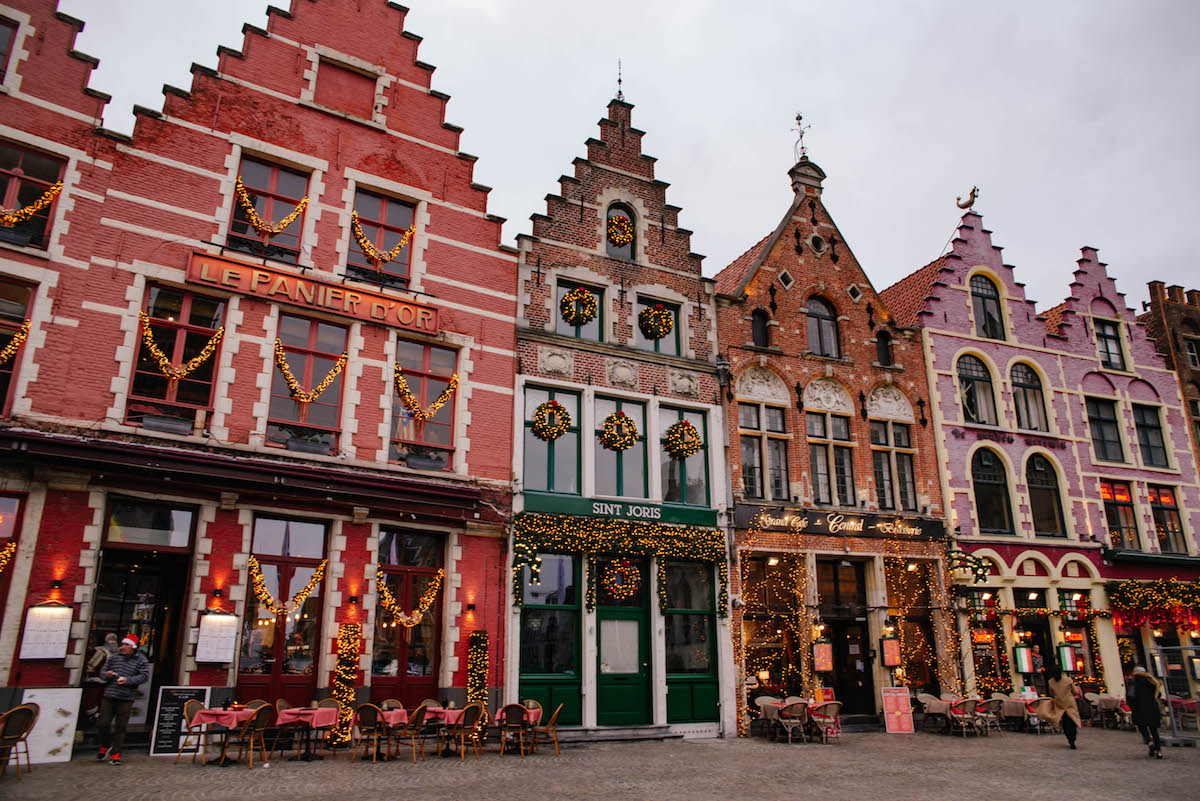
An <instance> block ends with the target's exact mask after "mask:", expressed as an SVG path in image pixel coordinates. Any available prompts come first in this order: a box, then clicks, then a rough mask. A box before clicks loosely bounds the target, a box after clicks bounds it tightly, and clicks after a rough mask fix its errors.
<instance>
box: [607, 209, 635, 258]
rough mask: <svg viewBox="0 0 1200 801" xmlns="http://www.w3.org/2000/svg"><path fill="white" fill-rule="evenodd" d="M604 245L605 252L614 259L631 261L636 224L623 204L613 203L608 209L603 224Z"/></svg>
mask: <svg viewBox="0 0 1200 801" xmlns="http://www.w3.org/2000/svg"><path fill="white" fill-rule="evenodd" d="M604 243H605V247H606V252H607V253H608V255H609V256H611V257H613V258H614V259H625V260H626V261H633V254H634V253H635V252H636V250H635V249H634V247H635V245H636V244H637V223H636V218H635V217H634V216H633V211H632V210H631V209H630V208H629V207H628V206H626V205H625V204H623V203H614V204H612V205H611V206H609V207H608V216H607V218H606V221H605V224H604Z"/></svg>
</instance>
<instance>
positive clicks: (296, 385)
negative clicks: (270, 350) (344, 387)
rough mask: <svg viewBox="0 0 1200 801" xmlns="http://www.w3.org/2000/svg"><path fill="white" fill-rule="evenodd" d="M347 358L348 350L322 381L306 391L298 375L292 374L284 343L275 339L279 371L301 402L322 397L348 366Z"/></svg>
mask: <svg viewBox="0 0 1200 801" xmlns="http://www.w3.org/2000/svg"><path fill="white" fill-rule="evenodd" d="M346 360H347V355H346V352H345V351H342V355H341V356H338V359H337V362H336V363H335V364H334V365H333V367H331V368H330V370H329V372H328V373H326V374H325V378H324V379H323V380H322V381H321V383H320V384H317V385H316V386H315V387H313V388H312V391H311V392H305V391H304V390H302V389H301V388H300V382H299V381H297V380H296V376H294V375H292V368H291V367H289V366H288V361H287V354H286V353H284V351H283V343H282V342H280V341H279V339H278V338H276V339H275V364H277V365H278V366H279V372H281V373H283V380H284V381H286V382H287V387H288V392H289V393H291V395H292V397H293V398H295V399H296V400H297V401H299V402H300V403H312V402H313V401H315V400H316V399H317V398H319V397H321V393H322V392H324V391H325V390H327V389H329V385H330V384H332V383H333V379H335V378H337V377H338V373H340V372H342V368H344V367H345V366H346Z"/></svg>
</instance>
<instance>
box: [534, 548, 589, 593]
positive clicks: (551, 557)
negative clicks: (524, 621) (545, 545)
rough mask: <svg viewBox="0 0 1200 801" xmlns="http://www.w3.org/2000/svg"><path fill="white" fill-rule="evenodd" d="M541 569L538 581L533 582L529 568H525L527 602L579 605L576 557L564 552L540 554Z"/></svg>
mask: <svg viewBox="0 0 1200 801" xmlns="http://www.w3.org/2000/svg"><path fill="white" fill-rule="evenodd" d="M540 556H541V559H542V567H541V570H539V571H538V581H537V583H536V584H535V583H533V582H532V580H531V578H530V571H529V568H528V567H526V568H525V572H524V587H525V596H524V598H525V604H526V605H537V604H551V605H558V606H564V605H572V606H573V605H577V604H578V603H579V596H578V594H577V592H576V589H575V575H576V570H575V557H574V556H567V555H563V554H551V553H544V554H540Z"/></svg>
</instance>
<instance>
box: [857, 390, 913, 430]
mask: <svg viewBox="0 0 1200 801" xmlns="http://www.w3.org/2000/svg"><path fill="white" fill-rule="evenodd" d="M867 414H868V415H869V416H870V417H882V418H886V419H888V420H903V421H905V422H909V423H911V422H912V421H913V410H912V404H911V403H909V402H908V398H906V397H904V393H903V392H901V391H900V390H898V389H896V387H890V386H889V387H879V388H878V389H876V390H875V391H874V392H872V393H871V397H869V398H867Z"/></svg>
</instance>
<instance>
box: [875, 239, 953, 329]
mask: <svg viewBox="0 0 1200 801" xmlns="http://www.w3.org/2000/svg"><path fill="white" fill-rule="evenodd" d="M945 265H946V257H945V256H939V257H938V258H936V259H934V260H933V261H931V262H929V264H926V265H925V266H924V267H922V268H921V269H919V270H917V271H916V272H914V273H912V274H910V275H907V276H905V277H904V278H901V279H900V280H899V281H897V282H896V283H894V284H892V285H891V286H889V287H888V288H887V289H885V290H883V291H882V292H880V293H879V297H880V298H882V299H883V305H884V306H886V307H887V310H888V312H889V313H891V315H892V322H893V323H895V324H896V325H899V326H904V327H906V328H907V327H911V326H915V325H917V324H918V323H919V322H920V321H919V320H918V319H917V313H918V312H920V311H921V310H922V309H924V308H925V298H927V297H929V292H930V290H931V289H932V288H933V282H934V281H936V280H937V275H938V272H939V271H940V270H941V269H942V267H944V266H945Z"/></svg>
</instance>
